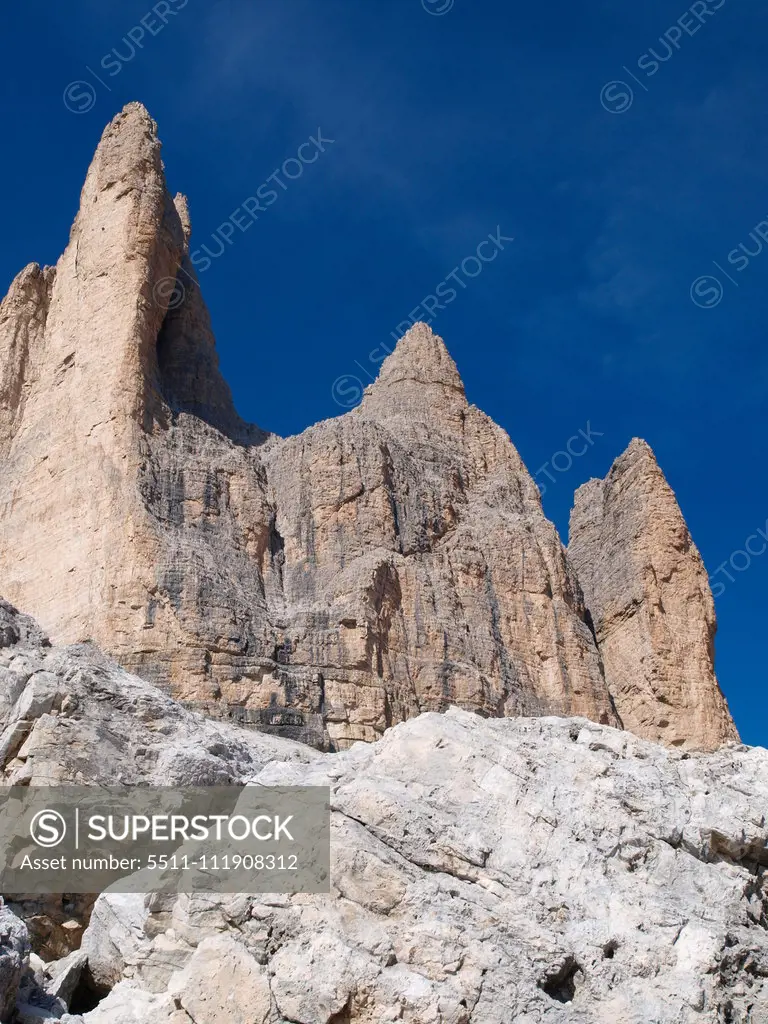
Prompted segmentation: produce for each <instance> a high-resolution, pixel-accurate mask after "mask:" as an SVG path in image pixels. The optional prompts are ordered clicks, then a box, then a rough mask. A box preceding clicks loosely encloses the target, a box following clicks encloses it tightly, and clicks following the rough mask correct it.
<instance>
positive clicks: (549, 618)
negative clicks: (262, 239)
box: [0, 104, 730, 747]
mask: <svg viewBox="0 0 768 1024" xmlns="http://www.w3.org/2000/svg"><path fill="white" fill-rule="evenodd" d="M189 235H190V219H189V214H188V211H187V206H186V201H185V200H184V199H183V197H181V196H177V197H176V200H175V201H174V200H172V199H171V196H170V195H169V193H168V190H167V188H166V184H165V179H164V174H163V167H162V163H161V159H160V143H159V141H158V138H157V129H156V126H155V124H154V122H153V121H152V119H151V118H150V117H149V115H148V114H147V112H146V111H145V110H144V108H143V107H141V106H140V105H138V104H130V105H129V106H128V107H126V108H125V110H124V111H123V112H122V113H121V114H119V115H118V116H117V117H116V118H115V120H114V121H113V122H112V124H111V125H109V127H108V128H107V129H106V131H105V133H104V136H103V138H102V141H101V144H100V145H99V148H98V150H97V153H96V156H95V158H94V161H93V164H92V166H91V169H90V170H89V172H88V176H87V180H86V184H85V187H84V189H83V193H82V199H81V207H80V211H79V213H78V216H77V219H76V221H75V224H74V226H73V229H72V237H71V239H70V243H69V246H68V247H67V250H66V252H65V253H64V255H63V256H62V258H61V260H60V261H59V263H58V265H57V267H56V268H55V270H45V271H41V270H40V269H39V268H37V267H31V268H27V269H26V270H25V271H23V272H22V274H21V275H20V277H19V278H18V279H17V280H16V281H15V282H14V284H13V286H12V288H11V291H10V293H9V296H8V297H7V298H6V300H5V302H4V303H3V305H2V308H0V370H1V371H2V374H3V376H2V380H1V381H0V590H2V592H4V593H5V594H6V595H7V596H8V597H9V598H10V599H11V600H12V601H13V602H14V603H15V604H17V605H18V606H19V607H21V608H23V609H24V610H25V611H28V612H30V613H32V614H34V615H35V616H36V617H37V618H38V619H39V620H40V621H41V623H42V624H43V626H44V628H45V629H46V630H48V631H49V632H50V633H51V635H52V636H53V637H54V639H56V640H59V641H69V642H73V641H78V640H83V639H86V638H90V639H93V640H95V641H96V642H98V643H99V644H100V645H101V646H102V647H103V648H104V649H105V650H107V651H108V652H109V653H110V654H112V655H114V656H115V657H116V658H117V659H118V660H119V661H120V662H121V663H122V664H123V665H125V666H126V667H127V668H129V669H131V670H132V671H134V672H137V673H139V674H140V675H142V676H144V677H145V678H147V679H150V680H151V681H152V682H155V683H157V684H160V685H162V686H164V687H166V688H167V689H169V690H170V691H171V692H172V693H173V694H174V695H175V696H177V697H179V698H180V699H182V700H185V701H189V702H192V703H194V704H196V705H198V706H200V707H202V708H203V709H204V710H207V711H209V712H211V713H214V714H223V715H229V716H234V717H236V718H237V719H238V720H240V721H244V722H247V723H250V724H254V725H256V726H259V727H261V728H264V729H267V730H275V731H278V732H281V733H282V734H284V735H289V736H292V737H294V738H298V739H302V740H305V741H309V742H312V743H315V744H316V745H319V746H324V745H325V746H327V745H329V744H331V743H332V744H334V745H336V746H339V747H344V746H347V745H349V744H350V743H351V742H353V741H354V740H357V739H363V740H372V739H375V738H376V737H377V736H379V735H381V733H382V732H383V730H384V729H386V728H387V727H388V726H390V725H392V724H395V723H397V722H399V721H402V720H404V719H406V718H409V717H411V716H413V715H415V714H417V713H419V712H421V711H426V710H444V709H445V708H446V707H448V706H449V705H451V704H456V705H459V706H461V707H464V708H467V709H469V710H473V711H476V712H478V713H480V714H482V715H484V716H509V715H516V714H521V713H522V714H540V713H554V714H570V715H583V716H585V717H588V718H592V719H594V720H596V721H599V722H601V723H605V724H609V725H617V724H620V720H619V718H618V716H617V714H616V711H615V708H614V705H613V701H612V698H611V694H610V692H609V689H608V686H607V685H606V681H605V678H604V675H603V671H602V667H601V664H600V656H599V653H598V649H597V647H596V644H595V640H594V637H593V634H592V631H591V628H590V625H589V624H588V621H587V617H586V612H585V608H584V603H583V598H582V593H581V588H580V585H579V583H578V581H577V579H576V576H575V574H574V571H573V569H572V568H571V564H570V563H569V561H568V559H567V557H566V554H565V552H564V550H563V547H562V545H561V543H560V540H559V538H558V536H557V533H556V531H555V529H554V527H553V526H552V525H551V524H550V523H549V522H548V521H547V520H546V518H545V517H544V515H543V513H542V509H541V503H540V499H539V494H538V491H537V489H536V487H535V485H534V483H533V481H532V479H531V477H530V475H529V474H528V472H527V470H526V469H525V467H524V466H523V464H522V462H521V460H520V457H519V455H518V453H517V451H516V450H515V448H514V446H513V445H512V443H511V442H510V440H509V438H508V437H507V436H506V434H505V433H504V432H503V431H502V430H501V429H500V428H499V427H497V426H496V425H495V424H494V423H492V422H491V421H490V420H489V419H488V417H486V416H485V415H484V414H483V413H481V412H480V411H479V410H478V409H476V408H475V407H474V406H471V405H470V404H469V403H468V402H467V399H466V396H465V394H464V388H463V385H462V382H461V379H460V377H459V374H458V371H457V369H456V366H455V364H454V362H453V360H452V359H451V357H450V356H449V354H448V352H447V351H446V348H445V346H444V345H443V342H442V341H441V340H440V339H439V338H438V337H436V336H435V335H434V334H433V333H432V332H431V331H430V330H429V328H427V327H426V326H424V325H416V326H415V327H414V328H413V329H412V330H411V331H410V332H409V333H408V334H407V335H406V336H405V337H404V338H403V339H402V340H401V342H400V343H399V345H398V346H397V348H396V350H395V351H394V352H393V353H392V355H390V357H389V358H388V359H387V360H386V362H385V363H384V364H383V366H382V368H381V373H380V376H379V379H378V381H377V382H376V383H375V384H374V385H373V386H371V387H370V388H369V389H368V390H367V392H366V394H365V397H364V401H363V403H362V405H361V406H360V407H359V408H357V409H355V410H354V411H352V412H350V413H348V414H347V415H345V416H342V417H340V418H338V419H335V420H329V421H326V422H324V423H320V424H318V425H316V426H314V427H312V428H310V429H309V430H307V431H305V432H304V433H303V434H301V435H299V436H298V437H294V438H288V439H280V438H277V437H274V436H272V435H269V434H267V433H265V432H264V431H262V430H260V429H259V428H258V427H255V426H252V425H249V424H246V423H244V422H243V421H242V420H241V419H240V418H239V416H238V415H237V412H236V410H235V408H234V405H233V403H232V397H231V394H230V391H229V388H228V387H227V385H226V383H225V382H224V380H223V379H222V377H221V374H220V372H219V369H218V360H217V356H216V349H215V342H214V337H213V332H212V330H211V324H210V319H209V316H208V312H207V310H206V307H205V303H204V301H203V298H202V295H201V292H200V286H199V282H198V281H197V279H196V277H195V273H194V268H193V267H192V264H191V262H190V259H189V255H188V247H189ZM585 578H586V579H588V580H589V579H590V577H589V575H588V574H585ZM593 614H594V613H593ZM692 643H693V640H692ZM682 685H684V686H685V685H687V684H682ZM686 701H687V703H686ZM697 702H698V697H697V696H696V697H695V699H694V696H693V695H692V694H691V693H688V694H687V697H686V698H685V700H682V699H681V704H680V709H681V711H680V713H681V715H682V716H683V718H685V715H686V714H687V709H688V708H690V707H693V705H694V704H696V703H697ZM680 728H682V729H684V728H686V724H685V722H684V721H683V722H682V724H680ZM673 731H674V730H673ZM727 735H730V733H728V732H727V730H726V731H725V732H724V733H723V736H727Z"/></svg>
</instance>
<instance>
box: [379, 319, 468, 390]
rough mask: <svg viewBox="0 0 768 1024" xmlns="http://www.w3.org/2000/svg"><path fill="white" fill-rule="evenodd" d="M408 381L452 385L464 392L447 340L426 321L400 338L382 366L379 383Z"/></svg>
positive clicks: (386, 385) (380, 384) (416, 325)
mask: <svg viewBox="0 0 768 1024" xmlns="http://www.w3.org/2000/svg"><path fill="white" fill-rule="evenodd" d="M406 381H413V382H416V383H419V384H425V385H428V386H429V385H434V386H438V387H444V388H451V389H453V390H455V391H459V392H460V393H461V394H462V395H463V394H464V384H463V383H462V380H461V377H460V376H459V371H458V369H457V368H456V363H455V362H454V361H453V359H452V358H451V355H450V353H449V352H448V349H447V348H446V346H445V342H444V341H443V339H442V338H441V337H440V336H439V335H437V334H435V333H434V331H433V330H432V328H431V327H430V326H429V325H428V324H425V323H416V324H414V325H413V327H411V329H410V330H409V331H407V332H406V333H405V334H404V335H403V336H402V338H400V340H399V341H398V343H397V345H396V346H395V348H394V350H393V351H392V352H391V353H390V355H389V356H387V358H386V359H385V360H384V362H383V363H382V366H381V371H380V373H379V377H378V380H377V381H376V385H377V386H381V387H396V386H397V385H398V384H402V383H403V382H406Z"/></svg>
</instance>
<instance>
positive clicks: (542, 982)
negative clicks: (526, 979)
mask: <svg viewBox="0 0 768 1024" xmlns="http://www.w3.org/2000/svg"><path fill="white" fill-rule="evenodd" d="M579 974H581V975H582V976H583V971H582V969H581V967H580V966H579V964H578V962H577V960H576V959H575V957H572V956H568V957H566V958H565V960H564V961H563V963H562V964H560V965H559V966H558V967H556V968H555V969H554V970H553V971H551V972H550V973H548V974H546V975H545V976H544V977H543V978H540V979H539V982H538V985H539V988H540V989H541V990H542V992H545V993H546V994H547V995H548V996H549V998H550V999H553V1000H554V1001H555V1002H557V1003H570V1002H573V998H574V996H575V995H576V982H577V975H579Z"/></svg>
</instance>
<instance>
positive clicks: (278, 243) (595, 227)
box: [0, 0, 768, 745]
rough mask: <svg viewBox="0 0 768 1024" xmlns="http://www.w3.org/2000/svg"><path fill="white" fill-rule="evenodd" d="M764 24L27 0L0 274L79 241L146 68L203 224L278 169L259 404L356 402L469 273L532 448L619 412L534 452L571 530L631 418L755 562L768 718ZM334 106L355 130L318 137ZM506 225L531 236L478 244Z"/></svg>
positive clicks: (616, 7) (744, 664) (245, 362)
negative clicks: (581, 493)
mask: <svg viewBox="0 0 768 1024" xmlns="http://www.w3.org/2000/svg"><path fill="white" fill-rule="evenodd" d="M153 7H154V8H155V10H154V12H153ZM163 21H165V22H166V23H165V24H163ZM44 29H45V31H43V30H44ZM767 32H768V8H766V7H765V5H763V4H759V3H758V2H757V0H738V2H737V0H699V2H698V3H696V2H694V3H692V4H691V5H690V6H688V7H686V5H685V3H684V2H683V3H672V2H671V0H644V2H643V3H642V4H626V3H624V2H620V0H611V2H608V0H594V2H593V3H591V4H589V5H584V4H573V3H566V2H564V0H551V2H550V3H548V4H522V3H520V4H512V3H509V0H453V3H451V0H423V2H422V0H363V2H360V0H357V2H356V0H322V2H320V0H312V2H311V0H221V2H219V3H202V2H201V0H187V2H186V3H185V2H184V0H167V2H166V3H161V4H157V3H155V4H150V3H148V2H135V0H121V2H120V3H119V4H111V5H110V4H104V3H103V2H99V3H95V2H93V3H91V2H90V0H81V2H79V3H73V4H67V5H56V6H53V5H51V6H46V7H45V8H42V7H38V5H33V4H26V5H15V6H14V7H10V6H6V8H5V9H4V11H3V31H2V34H1V35H0V56H2V62H3V68H4V75H3V76H2V81H0V90H2V98H3V112H4V115H5V118H4V119H5V124H4V137H5V160H4V161H3V162H2V167H1V168H0V179H1V180H2V188H0V204H1V206H2V223H3V225H4V245H3V246H2V251H0V289H1V290H3V291H4V290H5V288H6V286H7V284H8V283H9V282H10V280H11V279H12V278H13V276H14V275H15V274H16V272H17V271H18V270H19V269H20V268H21V267H22V266H23V265H24V264H25V263H27V262H30V261H32V260H36V261H38V262H41V263H43V262H46V263H53V262H55V261H56V259H57V258H58V256H59V254H60V253H61V251H62V250H63V248H64V246H65V244H66V240H67V236H68V231H69V227H70V224H71V221H72V218H73V216H74V214H75V212H76V208H77V200H78V195H79V190H80V187H81V185H82V181H83V177H84V174H85V171H86V168H87V165H88V161H89V159H90V156H91V154H92V151H93V149H94V147H95V145H96V143H97V141H98V138H99V136H100V134H101V131H102V129H103V127H104V125H105V124H106V122H107V121H108V120H110V118H111V117H112V116H113V115H114V113H116V112H117V111H118V110H119V109H120V107H121V106H122V105H123V104H124V103H126V102H128V101H129V100H133V99H139V100H141V101H142V102H144V103H145V104H146V105H147V106H148V108H149V109H150V111H151V113H152V114H153V116H154V117H155V119H156V120H157V121H158V123H159V125H160V133H161V137H162V139H163V141H164V145H165V149H164V155H165V161H166V168H167V173H168V178H169V183H170V186H171V188H172V189H174V190H179V191H183V192H185V193H186V194H187V195H188V196H189V198H190V205H191V213H192V222H193V232H194V234H193V248H194V247H200V246H202V245H204V244H207V245H208V246H209V249H210V250H211V251H214V252H215V251H218V248H220V243H218V242H215V241H213V239H212V235H213V234H214V233H215V232H216V231H217V229H219V227H220V226H221V225H222V224H225V223H227V222H230V221H229V218H230V215H231V214H232V213H233V212H234V211H236V210H237V209H238V208H239V207H240V206H241V204H242V203H243V201H244V200H246V199H247V198H248V197H250V196H253V195H255V194H256V190H257V189H259V188H260V187H262V186H265V190H264V191H263V192H262V193H261V195H262V196H266V195H268V194H271V193H270V190H274V191H275V192H276V194H277V199H275V200H272V202H271V203H270V204H269V206H268V208H267V209H266V211H265V212H262V213H259V215H258V220H257V222H256V223H252V224H251V226H250V227H248V228H247V229H246V230H245V231H242V230H237V231H236V233H235V236H234V237H233V240H232V244H231V245H227V246H225V251H224V253H223V255H221V256H220V257H219V258H217V259H214V260H211V265H210V267H209V268H207V269H206V270H205V273H203V274H202V275H201V280H202V284H203V290H204V293H205V295H206V298H207V301H208V304H209V306H210V308H211V313H212V317H213V321H214V327H215V329H216V333H217V337H218V343H219V349H220V353H221V360H222V365H223V368H224V371H225V373H226V375H227V377H228V379H229V380H230V382H231V384H232V387H233V391H234V394H235V398H236V401H237V404H238V407H239V410H240V412H241V413H242V414H243V415H244V416H245V417H246V418H248V419H251V420H254V421H256V422H258V423H259V424H260V425H261V426H263V427H266V428H269V429H272V430H275V431H276V432H278V433H281V434H289V433H295V432H298V431H300V430H301V429H303V428H304V427H305V426H307V425H309V424H311V423H313V422H315V421H317V420H320V419H325V418H327V417H330V416H335V415H338V414H339V413H340V412H342V411H343V409H342V408H340V406H339V401H341V402H342V403H348V402H350V401H352V399H353V398H354V397H355V389H356V388H357V387H358V385H357V383H356V382H355V380H354V378H357V379H358V380H359V381H361V382H362V384H363V385H364V384H366V383H368V376H367V375H368V374H372V375H375V373H376V361H375V359H374V360H371V358H370V355H369V354H370V353H371V352H372V351H373V350H374V349H376V348H380V346H381V345H386V344H390V345H391V344H392V341H393V339H392V337H391V332H393V331H395V330H396V328H397V325H398V324H401V323H403V322H404V321H406V320H407V319H408V318H409V314H411V313H413V312H414V311H416V310H417V309H418V307H419V305H420V303H422V300H424V299H425V297H428V296H430V295H434V294H436V288H437V286H438V285H439V284H440V283H441V282H446V281H449V282H450V280H451V278H450V275H451V274H452V273H453V274H454V277H453V279H452V280H453V284H454V286H455V288H454V290H455V292H456V298H455V300H453V301H452V302H451V303H450V304H446V307H445V308H444V309H442V310H435V313H436V316H435V320H434V323H433V327H434V329H435V330H436V331H437V332H438V333H440V334H441V335H442V336H443V337H444V338H445V340H446V343H447V344H448V346H449V348H450V350H451V352H452V354H453V356H454V358H455V359H456V361H457V363H458V366H459V369H460V371H461V373H462V376H463V378H464V381H465V384H466V387H467V392H468V395H469V397H470V399H471V401H473V402H475V403H476V404H477V405H479V406H480V407H481V408H483V409H485V410H486V411H487V412H488V413H489V414H490V415H492V416H493V417H494V419H496V420H497V421H498V422H499V423H501V424H502V425H503V426H504V427H505V428H506V429H507V430H508V432H509V433H510V435H511V437H512V439H513V441H514V442H515V444H516V445H517V447H518V448H519V450H520V452H521V454H522V456H523V458H524V459H525V461H526V463H527V465H528V467H529V469H530V470H531V472H532V473H534V474H536V472H537V470H539V468H540V467H542V466H543V465H545V464H547V463H549V462H550V460H551V459H552V456H553V454H554V453H556V452H558V451H562V450H563V449H564V447H565V445H566V442H567V441H568V438H569V437H571V436H572V435H574V434H576V433H578V431H579V430H580V429H582V428H585V429H586V426H587V424H588V423H589V424H590V426H591V430H592V432H593V436H594V444H592V445H591V446H590V447H589V449H588V452H587V453H586V454H585V455H584V456H582V457H580V458H577V459H575V460H573V462H572V465H570V466H569V465H568V460H567V459H566V458H564V457H563V456H559V457H557V458H556V465H557V466H558V467H563V468H562V470H559V471H556V472H554V473H553V476H554V482H552V481H551V480H548V479H547V476H546V474H545V473H543V472H542V473H539V474H538V476H537V479H538V480H539V482H541V483H544V484H546V485H547V493H546V494H545V495H544V505H545V508H546V510H547V513H548V514H549V515H550V516H551V517H552V518H553V519H554V520H555V522H556V523H557V525H558V527H559V529H560V531H561V534H562V536H563V538H564V539H565V538H566V536H567V522H568V512H569V509H570V505H571V500H572V495H573V491H574V489H575V488H576V487H577V486H578V485H579V484H581V483H583V482H584V481H585V480H586V479H588V478H589V477H590V476H596V475H600V476H602V475H603V474H604V473H605V472H607V470H608V468H609V467H610V464H611V462H612V460H613V459H614V457H615V456H616V455H618V454H619V453H620V452H621V451H623V449H624V448H625V447H626V445H627V443H628V442H629V440H630V438H631V437H633V436H635V435H639V436H641V437H644V438H645V439H646V440H648V442H649V443H650V444H651V445H652V446H653V448H654V450H655V451H656V454H657V456H658V458H659V461H660V463H661V465H662V467H663V468H664V470H665V472H666V474H667V476H668V479H669V481H670V483H671V484H672V486H673V487H674V489H675V491H676V493H677V495H678V499H679V501H680V504H681V506H682V508H683V511H684V513H685V515H686V517H687V519H688V523H689V525H690V527H691V531H692V533H693V536H694V539H695V541H696V543H697V545H698V546H699V548H700V550H701V551H702V554H703V556H704V559H705V562H706V564H707V567H708V569H709V571H710V573H712V574H713V575H714V573H715V572H716V571H717V570H718V567H719V566H721V565H722V564H723V563H726V566H725V570H723V571H720V573H719V574H718V576H717V577H716V578H717V580H718V581H719V582H720V584H721V586H720V587H719V588H717V587H716V588H715V592H716V593H717V594H718V597H717V602H716V603H717V610H718V618H719V623H720V629H719V633H718V641H717V666H718V673H719V676H720V679H721V683H722V685H723V689H724V690H725V692H726V695H727V696H728V699H729V701H730V704H731V708H732V711H733V713H734V716H735V718H736V720H737V724H738V726H739V728H740V730H741V733H742V736H743V738H744V739H745V741H747V742H750V743H762V744H763V745H768V700H766V695H765V689H766V670H765V665H766V654H768V650H767V647H768V640H767V639H766V637H767V636H768V629H767V628H766V624H765V617H766V590H767V588H768V551H767V552H766V553H765V554H761V553H759V552H760V550H761V547H762V545H763V543H764V542H763V541H762V540H761V538H760V534H759V532H758V531H759V530H760V529H762V530H764V531H765V530H766V520H767V519H768V494H767V493H766V491H767V488H766V482H765V479H766V453H767V448H768V445H767V442H766V433H765V412H766V390H767V388H768V355H767V354H766V346H765V344H764V337H765V308H766V307H765V294H766V283H767V282H768V243H767V242H766V241H765V240H764V239H762V238H761V231H762V232H763V233H765V235H766V237H768V224H763V222H766V221H768V184H766V167H768V131H767V130H766V125H765V122H766V119H767V117H766V114H765V100H764V97H765V94H766V88H767V87H768V80H767V79H768V74H767V73H766V71H765V61H764V43H763V40H764V39H765V37H766V34H767ZM89 69H90V70H89ZM94 75H96V76H98V78H97V77H94ZM72 83H75V84H74V85H72ZM77 83H80V84H77ZM82 83H86V85H83V84H82ZM65 98H66V101H67V102H66V103H65ZM67 103H68V104H69V107H70V108H72V109H68V107H67ZM74 111H82V112H74ZM318 129H320V130H321V131H322V135H323V138H324V139H328V140H333V141H332V142H328V143H325V144H323V146H322V149H323V150H324V152H320V151H319V150H314V151H313V150H312V149H307V148H305V149H304V150H303V151H302V152H303V153H304V154H305V155H306V156H308V157H309V156H310V155H312V154H313V152H318V158H317V159H316V160H314V161H313V162H312V163H306V164H297V163H296V162H295V160H296V158H297V153H298V152H299V147H300V146H302V144H304V143H306V142H307V141H308V140H309V139H310V137H312V136H314V137H317V132H318ZM291 158H292V159H293V160H294V162H293V163H289V164H287V165H286V172H285V173H284V172H283V171H282V170H281V168H282V167H283V165H284V163H285V161H286V160H288V159H291ZM298 168H301V171H300V173H299V170H298ZM275 171H279V172H280V173H279V181H278V180H277V179H275V178H272V182H271V183H269V184H268V179H269V178H270V176H272V175H273V174H274V172H275ZM291 175H293V176H294V177H293V178H291V177H290V176H291ZM280 182H282V184H280ZM283 186H285V187H283ZM266 205H267V204H266V203H265V206H266ZM240 219H241V222H243V223H245V221H243V218H242V216H241V217H240ZM230 223H231V222H230ZM761 224H762V227H760V225H761ZM498 231H501V233H502V234H503V235H504V236H506V237H514V242H512V243H505V245H504V249H503V251H501V250H500V251H499V252H498V255H497V258H495V259H494V260H493V261H489V262H487V263H482V265H481V266H482V269H481V270H480V271H479V272H478V271H477V269H476V268H477V265H478V261H477V260H476V259H474V260H473V259H472V257H473V256H475V254H476V251H477V247H478V244H479V243H480V242H481V241H482V240H483V239H484V238H487V237H488V236H489V234H493V233H497V232H498ZM225 233H226V228H225ZM740 245H744V247H745V249H744V250H743V249H740V248H739V247H740ZM745 250H746V252H748V253H749V255H746V254H745ZM763 250H764V251H763ZM484 251H485V252H486V253H488V252H489V251H490V250H488V249H487V248H486V250H484ZM464 261H466V262H464ZM745 261H746V264H745ZM462 264H463V266H464V268H465V270H466V273H465V272H464V270H462V269H461V268H462ZM715 264H718V266H715ZM456 268H459V270H456ZM457 277H458V278H459V280H457ZM712 278H714V279H716V280H712ZM694 282H696V283H694ZM438 294H439V293H438ZM442 294H443V295H445V294H446V290H445V287H444V288H443V292H442ZM692 295H693V299H692ZM694 300H695V301H694ZM597 433H599V434H600V435H602V436H599V437H597V436H596V435H597ZM572 447H573V449H574V450H576V449H577V447H578V446H576V445H573V446H572ZM579 450H580V449H579ZM549 472H550V473H552V470H551V469H550V470H549ZM747 538H756V539H751V540H750V542H749V551H750V552H754V553H748V554H746V555H744V554H742V555H740V554H738V552H739V551H741V552H744V551H745V550H746V549H745V542H746V540H747ZM734 552H736V553H737V554H735V555H733V553H734ZM732 555H733V563H731V562H729V560H730V559H731V556H732ZM726 574H727V575H726ZM728 577H730V579H729V578H728Z"/></svg>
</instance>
